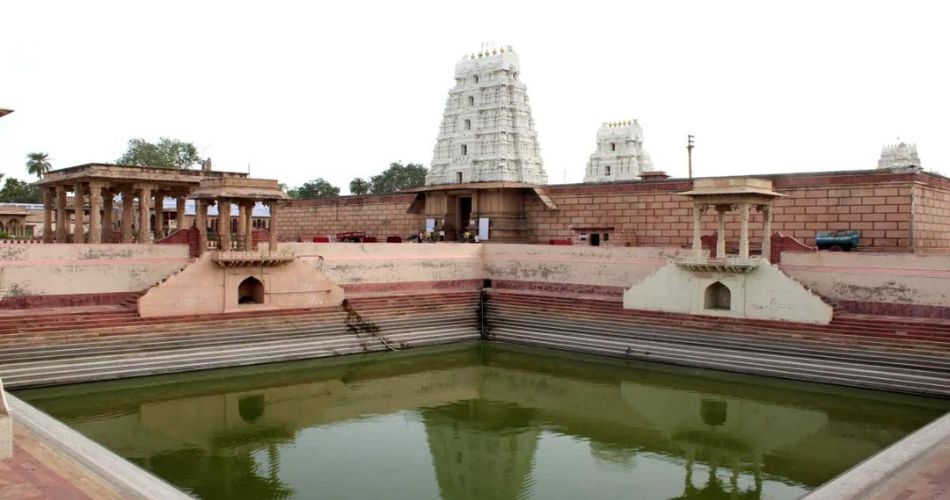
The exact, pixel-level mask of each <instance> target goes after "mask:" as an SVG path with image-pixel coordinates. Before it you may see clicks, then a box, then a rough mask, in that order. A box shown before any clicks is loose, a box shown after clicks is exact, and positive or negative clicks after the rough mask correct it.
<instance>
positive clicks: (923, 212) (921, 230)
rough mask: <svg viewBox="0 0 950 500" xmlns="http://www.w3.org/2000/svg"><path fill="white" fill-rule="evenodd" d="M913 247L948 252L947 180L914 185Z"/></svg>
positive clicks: (949, 209)
mask: <svg viewBox="0 0 950 500" xmlns="http://www.w3.org/2000/svg"><path fill="white" fill-rule="evenodd" d="M913 222H914V247H915V248H916V249H917V250H918V251H920V252H950V179H934V180H933V181H932V182H931V183H929V184H920V185H917V186H914V219H913Z"/></svg>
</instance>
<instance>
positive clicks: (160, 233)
mask: <svg viewBox="0 0 950 500" xmlns="http://www.w3.org/2000/svg"><path fill="white" fill-rule="evenodd" d="M164 224H165V193H164V192H162V191H159V190H155V241H158V240H160V239H162V238H164V237H165V230H164Z"/></svg>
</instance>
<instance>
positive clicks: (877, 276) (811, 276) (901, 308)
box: [780, 252, 950, 318]
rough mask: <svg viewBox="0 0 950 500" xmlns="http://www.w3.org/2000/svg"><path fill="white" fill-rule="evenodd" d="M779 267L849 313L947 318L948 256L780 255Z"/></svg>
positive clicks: (949, 298) (949, 312)
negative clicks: (780, 262)
mask: <svg viewBox="0 0 950 500" xmlns="http://www.w3.org/2000/svg"><path fill="white" fill-rule="evenodd" d="M780 267H781V269H782V271H784V272H785V273H786V274H788V275H789V276H791V277H792V278H794V279H795V280H797V281H799V282H800V283H802V284H804V285H805V286H807V287H808V288H810V289H811V290H814V291H815V292H817V293H819V294H821V295H822V296H824V297H827V298H829V299H831V300H833V301H835V302H838V303H840V305H842V306H844V307H845V308H847V309H848V310H851V311H855V312H864V313H869V314H900V315H907V316H918V317H941V318H950V255H944V254H940V255H934V254H923V255H920V254H914V255H910V254H848V253H842V252H817V253H786V254H783V255H782V264H781V266H780Z"/></svg>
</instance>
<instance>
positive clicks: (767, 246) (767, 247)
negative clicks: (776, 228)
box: [759, 205, 772, 262]
mask: <svg viewBox="0 0 950 500" xmlns="http://www.w3.org/2000/svg"><path fill="white" fill-rule="evenodd" d="M759 208H760V209H761V210H762V215H763V216H764V217H763V219H764V220H763V221H762V258H763V259H766V260H768V261H770V262H771V260H772V207H771V206H770V205H762V206H761V207H759Z"/></svg>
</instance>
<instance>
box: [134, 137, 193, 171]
mask: <svg viewBox="0 0 950 500" xmlns="http://www.w3.org/2000/svg"><path fill="white" fill-rule="evenodd" d="M116 163H119V164H120V165H138V166H141V167H164V168H191V167H193V166H195V165H198V164H200V163H201V158H200V157H199V156H198V148H196V147H195V145H194V144H192V143H190V142H182V141H179V140H176V139H169V138H167V137H162V138H160V139H159V140H158V144H152V143H151V142H148V141H146V140H145V139H131V140H129V146H128V149H126V150H125V153H124V154H123V155H122V156H120V157H119V159H118V160H116Z"/></svg>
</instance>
